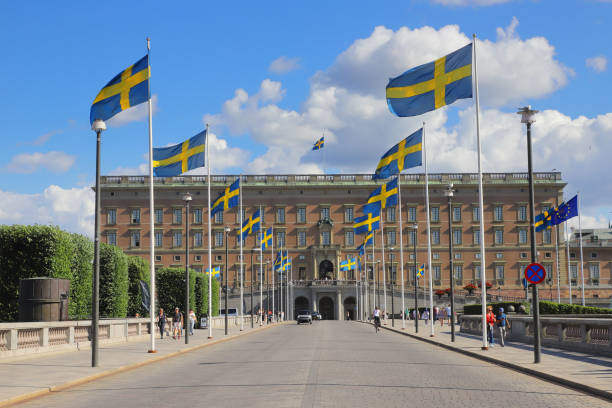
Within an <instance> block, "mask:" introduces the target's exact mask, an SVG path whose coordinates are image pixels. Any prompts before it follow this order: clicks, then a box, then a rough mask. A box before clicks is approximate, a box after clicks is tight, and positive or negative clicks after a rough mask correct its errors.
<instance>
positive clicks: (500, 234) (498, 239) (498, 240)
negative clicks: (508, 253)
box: [495, 229, 504, 245]
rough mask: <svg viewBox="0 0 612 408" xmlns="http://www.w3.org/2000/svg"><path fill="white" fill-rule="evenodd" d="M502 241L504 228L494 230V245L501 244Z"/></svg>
mask: <svg viewBox="0 0 612 408" xmlns="http://www.w3.org/2000/svg"><path fill="white" fill-rule="evenodd" d="M503 243H504V230H500V229H498V230H495V245H501V244H503Z"/></svg>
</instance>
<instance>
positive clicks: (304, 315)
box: [296, 310, 312, 324]
mask: <svg viewBox="0 0 612 408" xmlns="http://www.w3.org/2000/svg"><path fill="white" fill-rule="evenodd" d="M296 320H297V324H300V323H310V324H312V314H311V313H310V312H309V311H308V310H300V311H298V312H297V318H296Z"/></svg>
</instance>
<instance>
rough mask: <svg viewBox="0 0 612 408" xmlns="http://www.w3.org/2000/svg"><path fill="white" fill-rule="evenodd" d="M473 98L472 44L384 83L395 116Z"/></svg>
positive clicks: (428, 109) (412, 114)
mask: <svg viewBox="0 0 612 408" xmlns="http://www.w3.org/2000/svg"><path fill="white" fill-rule="evenodd" d="M471 97H472V44H471V43H470V44H468V45H466V46H465V47H463V48H460V49H458V50H457V51H454V52H452V53H450V54H448V55H446V56H444V57H442V58H439V59H437V60H435V61H433V62H429V63H427V64H423V65H419V66H418V67H415V68H412V69H410V70H409V71H406V72H404V73H403V74H402V75H400V76H398V77H396V78H391V79H390V80H389V83H388V84H387V105H389V110H390V111H391V112H393V113H394V114H396V115H397V116H417V115H421V114H423V113H425V112H429V111H432V110H435V109H438V108H441V107H443V106H445V105H450V104H451V103H453V102H455V101H456V100H457V99H463V98H471Z"/></svg>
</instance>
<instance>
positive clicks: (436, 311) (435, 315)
mask: <svg viewBox="0 0 612 408" xmlns="http://www.w3.org/2000/svg"><path fill="white" fill-rule="evenodd" d="M439 318H440V308H438V306H434V308H433V319H432V321H431V324H435V323H436V322H437V321H438V319H439Z"/></svg>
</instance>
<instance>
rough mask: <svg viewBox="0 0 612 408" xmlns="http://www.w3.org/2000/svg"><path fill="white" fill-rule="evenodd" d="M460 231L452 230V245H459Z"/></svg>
mask: <svg viewBox="0 0 612 408" xmlns="http://www.w3.org/2000/svg"><path fill="white" fill-rule="evenodd" d="M461 241H462V240H461V229H460V228H457V229H453V244H455V245H461Z"/></svg>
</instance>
